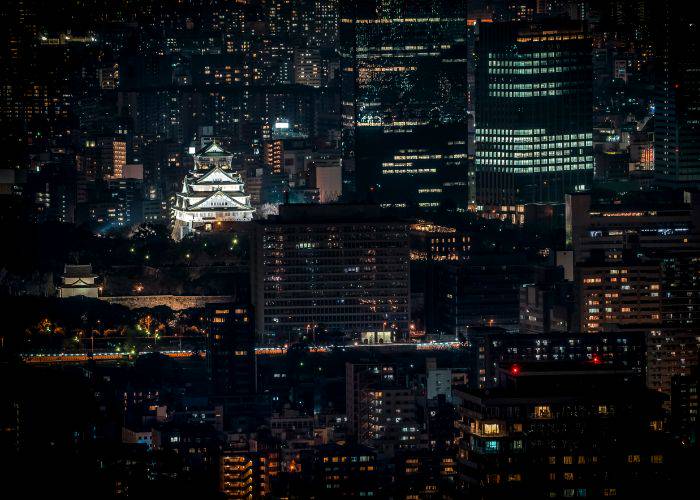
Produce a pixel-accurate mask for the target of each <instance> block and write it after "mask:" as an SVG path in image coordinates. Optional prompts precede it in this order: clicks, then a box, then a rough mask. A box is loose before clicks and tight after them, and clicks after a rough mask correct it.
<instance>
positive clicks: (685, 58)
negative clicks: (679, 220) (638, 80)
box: [654, 0, 700, 188]
mask: <svg viewBox="0 0 700 500" xmlns="http://www.w3.org/2000/svg"><path fill="white" fill-rule="evenodd" d="M654 14H655V16H657V17H656V18H655V20H654V28H655V30H656V47H655V51H656V53H655V56H656V64H655V70H656V71H655V73H656V74H655V77H656V82H655V90H656V93H655V99H654V104H655V107H654V175H655V180H656V183H657V184H659V185H661V186H668V187H671V188H698V187H700V79H699V78H698V77H697V74H698V72H700V42H699V41H698V40H699V35H700V12H699V9H698V8H697V6H695V5H683V4H681V3H678V2H674V1H672V0H660V1H658V2H654Z"/></svg>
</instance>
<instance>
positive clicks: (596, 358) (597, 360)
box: [593, 354, 603, 365]
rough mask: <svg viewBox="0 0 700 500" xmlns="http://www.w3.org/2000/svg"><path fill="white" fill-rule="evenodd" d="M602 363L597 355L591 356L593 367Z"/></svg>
mask: <svg viewBox="0 0 700 500" xmlns="http://www.w3.org/2000/svg"><path fill="white" fill-rule="evenodd" d="M602 362H603V360H601V359H600V356H598V355H597V354H594V355H593V364H594V365H599V364H601V363H602Z"/></svg>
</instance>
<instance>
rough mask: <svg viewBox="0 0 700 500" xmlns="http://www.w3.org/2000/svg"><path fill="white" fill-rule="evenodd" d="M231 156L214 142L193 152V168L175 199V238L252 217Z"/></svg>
mask: <svg viewBox="0 0 700 500" xmlns="http://www.w3.org/2000/svg"><path fill="white" fill-rule="evenodd" d="M232 159H233V156H232V155H231V154H230V153H228V152H227V151H225V150H224V149H222V148H221V146H219V145H218V144H217V143H216V142H212V143H211V144H209V145H207V146H206V147H205V148H204V149H202V150H201V151H199V152H198V153H196V154H195V155H194V170H192V171H191V172H190V173H189V174H188V175H187V177H185V180H184V182H183V183H182V190H181V191H180V192H179V193H178V194H177V199H176V201H175V208H174V216H175V225H174V228H173V238H174V239H176V240H181V239H182V238H184V237H185V236H186V235H187V234H190V233H192V232H195V231H212V230H216V229H218V228H219V226H221V225H223V224H224V223H229V222H241V221H249V220H251V219H252V218H253V212H254V210H253V208H252V207H251V205H250V196H249V195H247V194H246V193H245V190H244V185H243V180H242V179H241V176H240V174H238V173H237V172H234V171H233V170H232V169H231V161H232Z"/></svg>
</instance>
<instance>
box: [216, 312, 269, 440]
mask: <svg viewBox="0 0 700 500" xmlns="http://www.w3.org/2000/svg"><path fill="white" fill-rule="evenodd" d="M205 318H206V334H207V357H206V360H207V376H208V379H209V395H210V398H212V400H214V401H216V402H217V403H221V404H223V405H224V407H225V409H226V412H225V415H226V419H227V420H228V421H229V422H232V421H235V422H236V427H238V426H240V425H242V424H245V423H247V420H246V419H252V418H253V417H252V413H253V412H252V408H253V402H254V398H255V393H256V390H257V369H256V363H255V329H254V327H253V313H252V311H251V309H250V307H248V306H244V305H241V304H233V303H221V304H207V305H206V307H205Z"/></svg>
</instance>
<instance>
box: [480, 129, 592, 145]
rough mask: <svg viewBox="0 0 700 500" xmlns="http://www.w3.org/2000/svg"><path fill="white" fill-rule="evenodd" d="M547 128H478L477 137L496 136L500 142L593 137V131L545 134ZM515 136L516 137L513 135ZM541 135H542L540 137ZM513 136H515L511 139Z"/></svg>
mask: <svg viewBox="0 0 700 500" xmlns="http://www.w3.org/2000/svg"><path fill="white" fill-rule="evenodd" d="M545 132H546V131H545V129H502V128H477V129H476V139H477V140H483V137H484V136H490V135H493V136H496V139H495V140H497V141H498V142H537V141H535V139H539V142H542V140H544V141H550V142H551V141H569V140H574V139H591V140H592V139H593V133H592V132H587V133H578V134H560V135H545ZM513 136H515V137H513ZM538 136H541V137H538ZM511 137H513V138H512V139H511Z"/></svg>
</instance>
